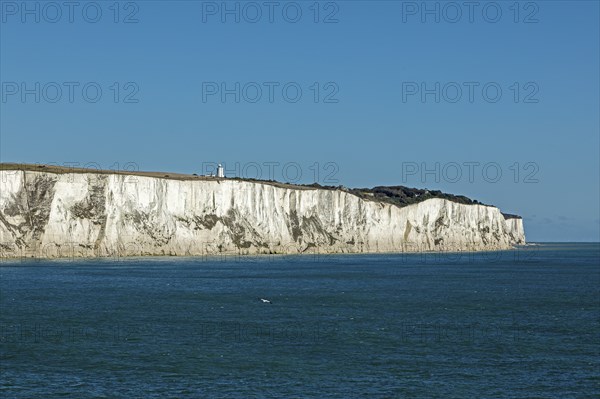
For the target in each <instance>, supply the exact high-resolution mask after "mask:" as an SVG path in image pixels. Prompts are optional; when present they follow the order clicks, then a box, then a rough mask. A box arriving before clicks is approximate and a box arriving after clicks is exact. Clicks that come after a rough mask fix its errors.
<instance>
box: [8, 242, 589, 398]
mask: <svg viewBox="0 0 600 399" xmlns="http://www.w3.org/2000/svg"><path fill="white" fill-rule="evenodd" d="M261 298H262V299H267V300H270V301H271V303H266V302H263V301H261V300H260V299H261ZM0 356H1V357H0V361H1V376H0V377H1V378H0V386H1V387H0V397H2V398H55V397H60V398H244V399H246V398H281V397H284V398H288V397H289V398H598V397H600V244H597V243H591V244H589V243H586V244H574V243H565V244H540V245H534V246H528V247H521V248H518V249H516V250H513V251H503V252H484V253H458V254H457V253H435V254H433V253H428V254H399V255H389V254H382V255H315V254H312V255H304V256H262V257H232V256H224V257H208V258H168V257H165V258H131V259H104V260H76V259H67V260H58V261H48V260H28V261H10V262H8V261H3V262H2V263H0Z"/></svg>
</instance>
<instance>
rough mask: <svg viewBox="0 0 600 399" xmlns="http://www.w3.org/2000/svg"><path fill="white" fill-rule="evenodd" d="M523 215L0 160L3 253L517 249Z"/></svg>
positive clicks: (312, 190) (265, 185)
mask: <svg viewBox="0 0 600 399" xmlns="http://www.w3.org/2000/svg"><path fill="white" fill-rule="evenodd" d="M524 243H525V235H524V231H523V224H522V220H521V219H519V218H508V219H506V218H505V216H503V215H502V213H501V212H500V211H499V210H498V208H495V207H491V206H484V205H465V204H459V203H456V202H451V201H448V200H445V199H428V200H425V201H423V202H420V203H417V204H414V205H409V206H405V207H402V208H400V207H398V206H396V205H392V204H387V203H381V202H377V201H369V200H363V199H361V198H359V197H357V196H355V195H353V194H351V193H348V192H346V191H343V190H327V189H316V188H308V187H292V186H283V185H281V186H278V185H273V184H268V183H260V182H251V181H240V180H230V179H217V178H215V179H198V180H191V179H190V180H177V179H168V178H158V177H148V176H138V175H124V174H107V173H62V174H61V173H50V172H38V171H23V170H3V171H0V256H2V257H20V256H27V257H29V256H37V257H105V256H140V255H181V256H198V255H210V254H219V253H221V254H223V253H225V254H257V253H267V254H268V253H281V254H284V253H285V254H288V253H303V252H304V253H311V252H312V253H351V252H407V251H410V252H414V251H430V250H433V251H435V250H441V251H456V250H459V251H470V250H499V249H509V248H511V247H512V246H513V245H515V244H524Z"/></svg>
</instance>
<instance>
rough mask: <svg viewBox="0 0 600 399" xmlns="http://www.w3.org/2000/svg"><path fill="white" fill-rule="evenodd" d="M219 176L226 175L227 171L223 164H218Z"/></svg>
mask: <svg viewBox="0 0 600 399" xmlns="http://www.w3.org/2000/svg"><path fill="white" fill-rule="evenodd" d="M217 177H225V171H224V170H223V165H221V164H219V166H217Z"/></svg>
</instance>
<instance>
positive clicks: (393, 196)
mask: <svg viewBox="0 0 600 399" xmlns="http://www.w3.org/2000/svg"><path fill="white" fill-rule="evenodd" d="M0 170H23V171H33V172H47V173H56V174H66V173H95V174H107V175H110V174H114V175H126V176H145V177H154V178H160V179H171V180H185V181H193V180H199V181H224V180H234V181H235V180H237V181H247V182H254V183H260V184H268V185H272V186H276V187H281V188H288V189H296V190H343V191H346V192H348V193H350V194H353V195H356V196H357V197H359V198H362V199H363V200H366V201H377V202H383V203H388V204H392V205H396V206H398V207H403V206H407V205H412V204H416V203H419V202H422V201H425V200H428V199H432V198H441V199H446V200H449V201H453V202H457V203H460V204H466V205H483V206H490V205H486V204H483V203H481V202H479V201H477V200H472V199H470V198H468V197H465V196H463V195H454V194H447V193H443V192H441V191H439V190H427V189H419V188H409V187H404V186H377V187H373V188H346V187H343V186H322V185H320V184H318V183H313V184H291V183H281V182H278V181H275V180H258V179H248V178H245V179H244V178H239V177H230V178H219V177H209V176H198V175H196V174H191V175H190V174H183V173H165V172H141V171H125V170H100V169H90V168H75V167H66V166H56V165H41V164H22V163H0ZM503 215H504V217H505V218H506V219H520V218H521V217H520V216H518V215H511V214H504V213H503Z"/></svg>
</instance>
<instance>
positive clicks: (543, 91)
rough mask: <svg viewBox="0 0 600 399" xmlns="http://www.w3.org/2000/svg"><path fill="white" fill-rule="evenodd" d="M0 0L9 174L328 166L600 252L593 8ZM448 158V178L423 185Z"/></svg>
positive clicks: (591, 4) (306, 175)
mask: <svg viewBox="0 0 600 399" xmlns="http://www.w3.org/2000/svg"><path fill="white" fill-rule="evenodd" d="M0 3H2V23H1V27H0V36H1V37H0V46H1V51H0V53H1V54H0V73H1V77H0V78H1V79H0V80H1V81H2V102H1V103H0V106H1V108H2V109H1V116H0V119H1V121H0V131H1V137H0V160H1V161H2V162H29V163H59V164H65V163H68V162H74V163H79V165H86V164H90V163H94V164H96V165H99V166H100V167H102V168H106V169H108V168H111V167H112V168H114V167H115V164H116V163H117V164H118V165H119V167H120V168H123V167H124V165H126V164H127V163H130V162H132V163H135V165H137V167H139V169H140V170H161V171H177V172H189V173H194V172H195V173H202V169H203V162H224V163H226V166H227V168H228V169H234V167H233V165H234V164H235V163H236V162H239V163H240V165H241V167H240V168H244V167H245V172H246V175H247V176H250V175H256V172H255V170H256V169H255V168H253V167H252V163H257V164H259V165H262V166H261V168H262V177H263V178H267V177H268V171H269V167H268V166H266V165H265V164H266V163H269V162H279V163H280V165H279V166H277V165H275V166H273V167H272V168H273V171H274V176H273V177H275V178H276V179H277V180H294V177H295V166H294V165H296V164H297V165H299V166H300V168H301V170H302V178H300V179H299V182H302V183H307V182H312V181H313V180H314V167H313V168H311V165H314V163H315V162H318V163H319V169H320V171H321V173H320V174H319V176H318V181H319V182H320V183H328V180H326V176H327V175H328V173H329V172H335V173H334V175H333V178H334V179H335V180H336V181H337V184H343V185H346V186H350V187H365V186H375V185H407V186H413V187H426V188H430V189H441V190H444V191H447V192H451V193H457V194H464V195H467V196H470V197H472V198H475V199H478V200H480V201H482V202H484V203H490V204H494V205H497V206H499V207H500V208H501V209H502V210H503V211H505V212H509V213H517V214H520V215H522V216H523V217H524V219H525V228H526V233H527V236H528V239H529V240H532V241H583V240H588V241H589V240H592V241H598V240H599V238H600V220H599V219H600V216H599V202H600V199H599V180H600V176H599V170H600V165H599V152H600V143H599V136H600V127H599V109H600V104H599V92H600V87H599V70H600V65H599V48H600V43H599V36H600V32H599V26H598V24H599V20H600V11H599V6H598V2H597V1H579V2H577V1H538V2H521V3H520V4H519V5H518V7H515V6H514V5H513V2H512V1H509V2H496V3H492V4H490V2H478V4H477V5H476V6H474V9H473V10H469V8H467V7H465V6H464V5H462V4H463V3H464V2H462V1H461V2H456V3H452V5H450V6H446V3H436V2H428V3H427V4H428V7H429V8H428V9H430V10H434V14H428V13H427V10H424V9H423V8H422V2H420V1H419V2H416V3H415V2H401V1H338V2H321V3H320V4H319V7H318V8H319V13H318V15H317V14H315V7H314V5H313V3H314V2H313V1H308V2H307V1H300V2H296V3H293V4H290V3H289V2H283V1H282V2H279V4H278V5H273V6H272V10H273V13H272V15H269V14H270V8H269V7H270V6H266V5H264V4H263V3H264V2H263V1H260V2H257V3H252V4H251V5H250V6H247V5H246V2H240V3H237V5H236V2H228V6H227V7H228V8H229V9H233V10H235V8H236V7H239V10H240V11H239V20H240V22H239V23H236V22H235V18H236V15H235V12H234V14H225V15H222V11H223V10H222V2H220V1H219V2H201V1H136V2H121V3H120V6H119V13H118V15H117V14H116V13H115V7H114V5H113V4H114V2H113V1H108V2H104V1H99V2H95V3H94V2H86V1H82V2H79V5H78V6H73V9H69V8H68V7H67V6H64V5H62V6H61V4H62V3H63V2H62V1H60V2H57V3H53V4H54V5H51V6H46V3H45V2H35V1H29V2H26V3H27V7H28V9H23V5H22V4H23V3H22V2H21V1H19V2H7V1H4V0H2V1H1V2H0ZM57 4H58V5H59V6H60V8H61V9H60V10H58V8H57V7H56V5H57ZM257 4H258V6H259V7H260V8H261V15H260V16H258V14H257V12H256V11H257V10H256V7H255V5H257ZM456 5H458V6H459V8H461V9H460V10H458V9H457V7H455V6H456ZM36 7H37V8H36ZM284 7H285V11H284ZM435 7H439V13H438V14H437V15H436V14H435ZM84 8H85V10H84ZM98 9H99V10H100V11H101V12H102V14H101V16H100V17H99V18H98V17H96V12H97V11H98ZM298 9H299V10H301V12H302V15H301V16H300V17H299V20H298V22H296V23H292V22H291V21H293V20H295V19H297V18H296V12H297V10H298ZM28 10H30V11H31V10H32V12H31V13H29V11H28ZM498 10H499V11H500V12H501V15H500V16H499V17H497V14H496V12H497V11H498ZM457 11H458V12H460V15H459V14H458V13H457ZM471 11H472V13H471ZM517 11H518V12H517ZM58 12H59V13H60V14H59V13H58ZM223 17H224V18H225V22H222V18H223ZM436 17H437V18H439V22H437V21H436ZM36 18H38V19H39V21H36ZM70 19H71V20H72V22H70ZM315 19H316V20H317V21H318V22H317V23H315ZM94 20H98V22H96V23H92V21H94ZM115 20H116V21H117V23H115ZM125 20H127V21H129V22H134V21H136V20H137V22H134V23H124V22H125ZM253 20H255V22H253ZM270 20H272V22H271V21H270ZM423 20H424V21H423ZM53 21H56V22H53ZM335 21H337V22H335ZM453 21H456V22H453ZM494 21H496V22H494ZM515 21H516V22H515ZM325 22H330V23H325ZM331 22H334V23H331ZM36 82H39V85H40V86H39V89H37V88H36ZM69 82H73V83H69ZM115 82H117V86H113V84H114V83H115ZM236 82H239V83H240V90H239V97H240V99H239V100H240V101H239V103H237V102H235V94H227V95H226V96H225V99H224V100H225V101H223V100H222V98H221V96H220V93H219V92H220V91H221V84H222V83H225V84H226V86H227V88H229V89H235V84H236ZM253 82H254V83H253ZM269 82H274V83H269ZM315 82H318V86H319V92H318V95H317V93H316V90H315V86H313V84H314V83H315ZM436 82H439V85H440V86H439V90H438V91H437V94H438V95H439V97H440V98H439V102H436V98H435V97H436V90H435V87H436V86H435V85H436ZM469 82H472V83H469ZM515 82H517V83H518V85H517V86H515ZM289 83H291V84H289ZM286 84H287V86H286V90H287V92H286V93H283V87H284V86H285V85H286ZM422 84H425V87H422ZM23 85H24V86H23ZM69 85H71V87H72V88H73V98H72V99H70V98H69ZM86 85H87V86H86ZM469 85H470V86H469ZM84 86H85V87H86V90H87V92H86V93H85V94H86V95H87V97H86V96H84V93H82V88H83V87H84ZM57 87H59V88H61V96H60V98H59V97H58V91H57ZM98 87H99V88H100V89H101V90H102V97H101V98H100V99H99V100H98V101H97V102H92V101H93V100H94V97H95V96H96V95H95V90H96V89H97V88H98ZM116 87H118V88H119V90H118V93H117V90H116ZM257 87H259V88H261V91H262V97H261V98H259V99H258V100H257V101H256V102H252V101H254V100H255V99H256V96H257ZM269 87H272V88H273V93H272V94H273V98H272V101H270V99H269V94H270V93H269ZM298 87H299V88H300V89H301V90H302V97H301V98H300V99H299V100H298V101H297V102H292V101H293V97H295V96H296V94H295V90H296V89H297V88H298ZM469 87H472V88H473V98H472V99H470V98H469V94H470V93H469ZM483 87H486V90H487V92H486V93H483V92H482V89H483ZM423 88H424V89H425V90H430V91H431V92H430V93H429V94H425V96H424V98H422V97H421V94H422V93H421V90H422V89H423ZM457 88H459V89H461V93H462V96H461V97H460V98H458V99H457V93H458V91H457ZM497 88H500V89H501V90H502V96H501V97H500V98H499V99H498V100H497V101H496V102H494V101H495V100H496V99H495V97H496V94H495V90H497ZM23 89H25V90H29V91H30V92H25V94H24V93H23ZM215 89H216V90H217V91H219V92H217V93H216V94H213V93H214V92H215ZM415 90H416V91H417V92H416V93H415ZM234 91H235V90H234ZM117 94H118V96H117ZM284 94H287V97H285V96H284ZM36 95H37V96H39V97H40V98H39V102H36ZM115 96H117V98H115ZM315 96H317V98H316V100H317V101H315ZM515 96H516V98H515ZM126 100H127V101H130V100H135V101H137V102H135V101H134V102H127V101H126ZM331 100H334V101H331ZM471 100H472V101H471ZM52 101H56V102H52ZM329 162H331V163H335V165H336V168H337V169H333V167H332V166H331V165H326V164H327V163H329ZM469 162H478V163H479V165H476V164H471V165H473V166H471V167H469V166H468V165H469V164H465V163H469ZM289 163H295V164H293V165H292V167H291V168H290V167H289V165H288V169H286V170H287V172H288V173H287V174H286V175H285V176H284V175H283V171H282V169H283V165H285V164H289ZM515 163H516V164H515ZM436 164H438V165H439V169H438V171H439V177H438V176H436V173H435V172H434V173H430V174H427V175H425V176H422V175H421V174H420V173H419V172H420V171H421V170H422V169H423V167H425V168H429V169H433V170H434V171H435V168H436ZM486 164H487V165H488V167H487V168H486V173H484V171H483V166H484V165H486ZM457 165H458V166H459V167H460V169H457ZM490 165H491V166H490ZM128 167H129V166H128ZM415 168H417V169H418V171H416V172H415V170H416V169H415ZM470 168H472V169H470ZM497 168H500V170H501V172H502V176H501V177H500V178H497V177H496V169H497ZM516 169H518V170H520V173H519V174H518V176H516V175H515V171H516ZM457 170H460V172H461V173H462V175H461V176H459V178H457V174H456V173H457ZM470 171H473V173H474V174H473V176H472V178H471V179H470V178H469V172H470ZM229 174H230V175H231V174H232V171H229ZM286 178H287V179H286ZM436 180H437V181H436ZM515 180H516V182H515Z"/></svg>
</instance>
